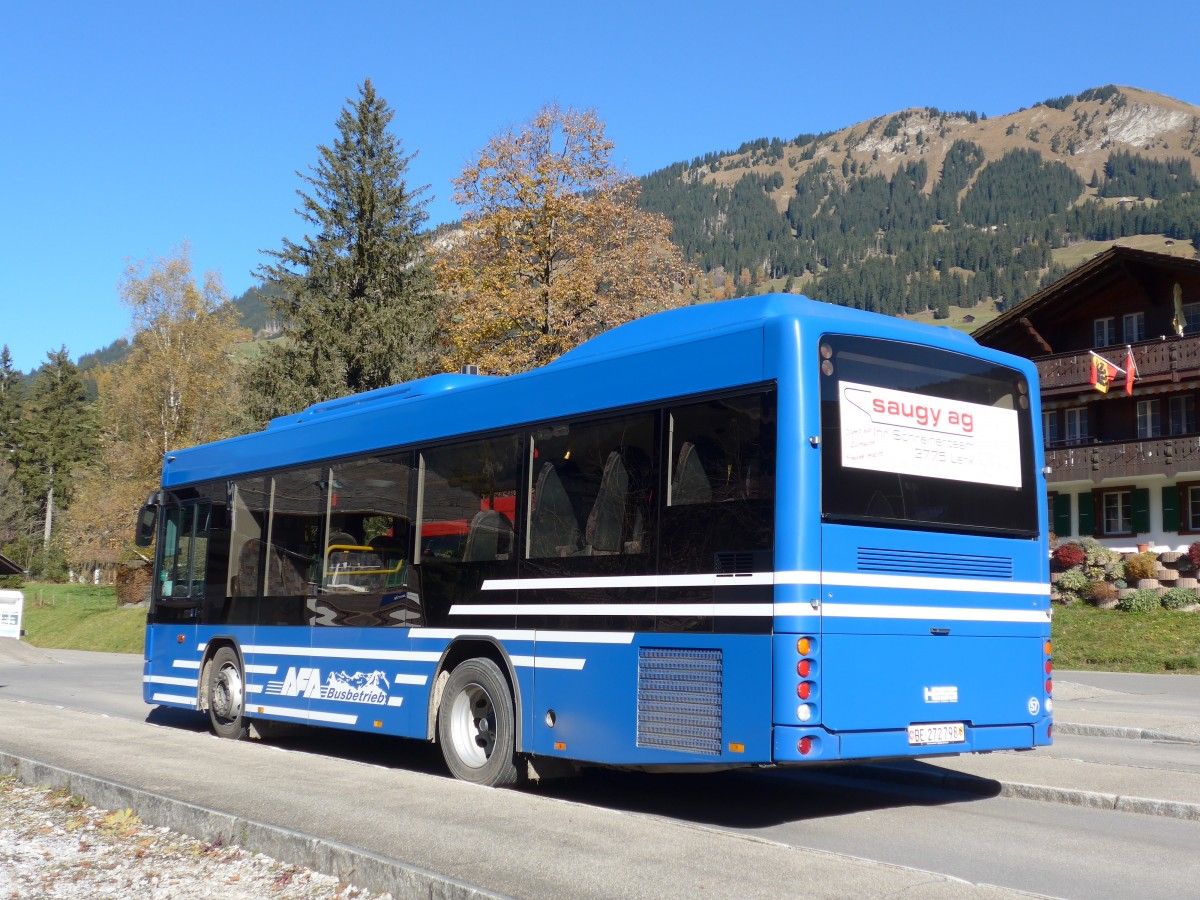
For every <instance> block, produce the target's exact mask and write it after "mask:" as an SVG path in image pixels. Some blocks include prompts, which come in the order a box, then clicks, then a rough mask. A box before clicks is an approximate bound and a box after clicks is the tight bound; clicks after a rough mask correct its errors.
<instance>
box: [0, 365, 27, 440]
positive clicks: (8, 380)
mask: <svg viewBox="0 0 1200 900" xmlns="http://www.w3.org/2000/svg"><path fill="white" fill-rule="evenodd" d="M24 386H25V382H24V380H23V379H22V378H21V373H20V372H18V371H17V370H16V369H15V368H14V367H13V361H12V353H10V352H9V349H8V344H5V345H4V349H3V350H0V458H4V457H7V456H8V454H9V453H11V452H12V450H13V449H14V448H15V446H16V439H17V423H18V422H19V421H20V418H21V400H22V395H23V393H24Z"/></svg>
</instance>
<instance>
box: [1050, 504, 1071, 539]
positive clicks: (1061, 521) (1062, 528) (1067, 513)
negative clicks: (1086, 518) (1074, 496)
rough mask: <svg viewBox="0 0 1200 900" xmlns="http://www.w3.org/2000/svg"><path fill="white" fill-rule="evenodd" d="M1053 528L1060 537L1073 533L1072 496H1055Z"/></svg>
mask: <svg viewBox="0 0 1200 900" xmlns="http://www.w3.org/2000/svg"><path fill="white" fill-rule="evenodd" d="M1050 527H1051V528H1053V529H1054V533H1055V534H1057V535H1058V536H1059V537H1066V536H1067V535H1069V534H1070V533H1071V495H1070V494H1055V495H1054V522H1053V523H1051V526H1050Z"/></svg>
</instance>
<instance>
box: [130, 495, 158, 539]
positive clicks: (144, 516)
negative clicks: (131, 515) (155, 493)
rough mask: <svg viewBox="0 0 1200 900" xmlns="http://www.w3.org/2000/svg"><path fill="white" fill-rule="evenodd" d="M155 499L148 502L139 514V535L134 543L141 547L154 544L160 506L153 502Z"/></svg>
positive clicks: (135, 537)
mask: <svg viewBox="0 0 1200 900" xmlns="http://www.w3.org/2000/svg"><path fill="white" fill-rule="evenodd" d="M153 499H154V498H151V500H149V501H147V502H146V505H145V506H143V507H142V509H141V511H140V512H139V513H138V521H137V534H136V535H135V536H134V539H133V542H134V543H135V544H137V545H138V546H139V547H149V546H150V545H151V544H153V543H154V529H155V526H156V525H157V524H158V504H157V503H155V502H152V501H153Z"/></svg>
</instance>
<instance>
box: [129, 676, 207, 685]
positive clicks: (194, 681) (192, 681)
mask: <svg viewBox="0 0 1200 900" xmlns="http://www.w3.org/2000/svg"><path fill="white" fill-rule="evenodd" d="M142 680H143V681H145V682H147V683H148V684H169V685H172V686H174V687H191V688H194V687H199V686H200V680H199V679H198V678H172V677H171V676H170V675H147V676H146V677H145V678H143V679H142Z"/></svg>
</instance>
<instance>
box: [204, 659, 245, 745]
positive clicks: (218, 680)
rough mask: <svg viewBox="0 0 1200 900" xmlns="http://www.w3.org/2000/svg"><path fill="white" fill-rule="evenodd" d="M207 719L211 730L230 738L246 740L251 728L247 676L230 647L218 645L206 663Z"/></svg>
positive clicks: (217, 734)
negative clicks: (248, 716) (207, 665)
mask: <svg viewBox="0 0 1200 900" xmlns="http://www.w3.org/2000/svg"><path fill="white" fill-rule="evenodd" d="M207 699H208V721H209V722H210V723H211V725H212V730H213V734H215V735H216V736H217V737H223V738H228V739H229V740H234V741H241V740H245V738H246V736H247V735H248V734H249V731H250V723H249V721H248V720H247V719H246V677H245V675H244V674H243V672H242V663H241V660H239V659H238V655H237V653H236V652H235V651H234V649H233V648H232V647H221V648H220V649H219V650H217V652H216V653H215V654H214V655H213V660H212V663H211V664H210V665H209V667H208V698H207Z"/></svg>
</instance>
